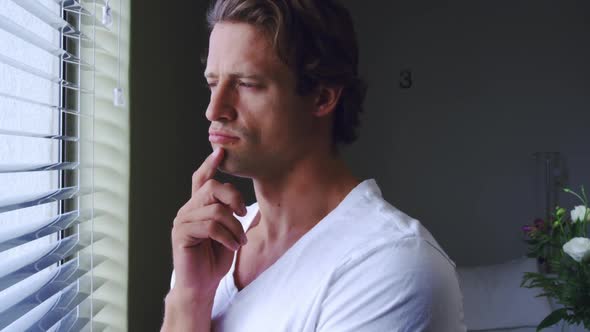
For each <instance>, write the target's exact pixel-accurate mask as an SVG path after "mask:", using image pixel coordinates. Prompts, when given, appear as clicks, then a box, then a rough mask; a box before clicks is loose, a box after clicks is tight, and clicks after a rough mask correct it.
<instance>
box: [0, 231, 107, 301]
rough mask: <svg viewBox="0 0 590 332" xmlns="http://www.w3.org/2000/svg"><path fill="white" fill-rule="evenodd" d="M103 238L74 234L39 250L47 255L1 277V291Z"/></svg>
mask: <svg viewBox="0 0 590 332" xmlns="http://www.w3.org/2000/svg"><path fill="white" fill-rule="evenodd" d="M101 238H102V237H101V236H100V235H98V234H96V235H95V236H94V237H91V236H90V234H74V235H70V236H68V237H66V238H63V239H61V240H59V241H56V242H54V243H51V244H48V245H46V246H45V247H43V248H40V249H39V250H43V252H47V254H45V255H43V256H42V257H41V258H39V259H36V260H34V261H24V262H22V263H21V265H24V266H23V267H21V268H19V269H17V270H15V271H13V272H10V273H8V274H7V275H5V276H3V277H0V291H3V290H5V289H7V288H9V287H12V286H14V285H16V284H18V283H19V282H21V281H23V280H25V279H26V278H28V277H30V276H32V275H34V274H36V273H38V272H39V271H41V270H43V269H46V268H48V267H50V266H51V265H53V264H56V263H58V262H59V261H60V260H62V259H64V258H66V257H68V256H70V255H73V254H75V253H77V252H78V251H80V250H82V249H84V248H86V247H88V246H89V245H91V242H95V241H98V240H100V239H101Z"/></svg>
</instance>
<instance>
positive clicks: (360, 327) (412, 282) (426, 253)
mask: <svg viewBox="0 0 590 332" xmlns="http://www.w3.org/2000/svg"><path fill="white" fill-rule="evenodd" d="M465 330H466V328H465V326H464V324H463V306H462V296H461V291H460V288H459V283H458V279H457V274H456V272H455V268H454V265H453V264H452V263H451V262H450V261H449V260H448V258H446V256H444V255H443V254H442V253H441V252H439V250H438V249H437V247H435V246H433V245H431V244H430V243H428V242H427V241H426V240H424V239H421V238H417V237H409V238H404V239H402V240H399V241H396V242H394V243H392V242H391V241H390V242H389V243H384V244H381V245H377V246H372V249H369V250H367V249H360V248H359V249H358V250H355V252H354V253H353V256H352V257H350V258H348V259H347V260H346V261H345V262H343V264H342V265H341V266H340V268H339V269H338V271H336V272H335V273H334V276H333V278H332V280H331V284H330V286H329V287H328V290H327V293H326V296H325V297H324V300H323V302H322V307H321V312H320V314H319V317H318V324H317V326H316V331H318V332H328V331H342V332H344V331H363V332H382V331H383V332H385V331H387V332H406V331H407V332H434V331H436V332H461V331H465Z"/></svg>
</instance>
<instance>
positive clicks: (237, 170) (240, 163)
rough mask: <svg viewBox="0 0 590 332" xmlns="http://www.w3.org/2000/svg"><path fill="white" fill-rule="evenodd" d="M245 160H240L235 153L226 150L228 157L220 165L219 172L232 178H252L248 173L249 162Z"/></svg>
mask: <svg viewBox="0 0 590 332" xmlns="http://www.w3.org/2000/svg"><path fill="white" fill-rule="evenodd" d="M245 159H246V158H240V156H238V155H237V154H236V153H235V152H231V151H227V150H226V156H225V158H224V159H223V161H222V162H221V164H219V167H218V170H219V171H220V172H223V173H226V174H229V175H232V176H237V177H241V178H252V173H251V172H249V171H248V170H249V167H247V165H248V164H249V162H248V161H247V160H245Z"/></svg>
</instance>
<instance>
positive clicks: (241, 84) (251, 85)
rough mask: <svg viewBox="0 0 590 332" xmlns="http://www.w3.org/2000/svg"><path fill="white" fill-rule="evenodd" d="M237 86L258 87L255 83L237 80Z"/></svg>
mask: <svg viewBox="0 0 590 332" xmlns="http://www.w3.org/2000/svg"><path fill="white" fill-rule="evenodd" d="M238 86H241V87H244V88H256V87H258V86H257V85H256V84H253V83H248V82H238Z"/></svg>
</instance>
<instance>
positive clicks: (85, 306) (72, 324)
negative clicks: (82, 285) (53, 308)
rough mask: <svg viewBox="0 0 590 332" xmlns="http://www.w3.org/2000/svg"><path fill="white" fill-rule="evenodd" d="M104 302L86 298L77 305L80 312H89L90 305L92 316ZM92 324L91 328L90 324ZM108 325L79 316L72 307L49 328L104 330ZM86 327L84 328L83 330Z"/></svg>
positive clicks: (103, 305)
mask: <svg viewBox="0 0 590 332" xmlns="http://www.w3.org/2000/svg"><path fill="white" fill-rule="evenodd" d="M105 306H106V303H105V302H104V301H100V300H96V299H92V298H88V299H86V300H84V301H83V302H82V303H80V304H79V305H78V307H79V308H80V311H82V312H90V307H92V316H95V315H97V314H98V313H99V312H100V311H101V310H102V309H103V308H104V307H105ZM89 325H92V329H90V326H89ZM107 327H108V326H107V325H106V324H103V323H100V322H95V321H91V320H90V319H89V317H85V316H82V317H79V314H78V311H77V310H75V309H72V310H71V311H70V312H69V313H68V314H67V315H65V316H64V317H63V318H62V319H61V320H60V321H58V322H57V323H55V324H54V325H53V326H52V327H51V330H53V331H93V332H100V331H104V330H105V329H106V328H107ZM85 329H86V330H85ZM46 330H47V329H45V330H30V331H27V332H36V331H39V332H41V331H43V332H45V331H46Z"/></svg>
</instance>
